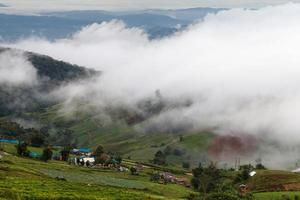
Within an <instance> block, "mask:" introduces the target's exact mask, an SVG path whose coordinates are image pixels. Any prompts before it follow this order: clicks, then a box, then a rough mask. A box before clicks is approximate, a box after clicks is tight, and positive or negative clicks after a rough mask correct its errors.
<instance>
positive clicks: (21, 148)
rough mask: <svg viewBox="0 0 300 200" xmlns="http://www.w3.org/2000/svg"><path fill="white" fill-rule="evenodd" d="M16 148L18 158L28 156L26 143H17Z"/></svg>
mask: <svg viewBox="0 0 300 200" xmlns="http://www.w3.org/2000/svg"><path fill="white" fill-rule="evenodd" d="M16 148H17V154H18V155H19V156H29V153H30V152H29V151H28V150H27V143H26V142H19V143H18V145H17V146H16Z"/></svg>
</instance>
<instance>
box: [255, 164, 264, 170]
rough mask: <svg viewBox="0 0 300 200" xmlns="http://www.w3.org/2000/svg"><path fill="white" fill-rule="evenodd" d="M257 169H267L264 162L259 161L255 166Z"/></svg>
mask: <svg viewBox="0 0 300 200" xmlns="http://www.w3.org/2000/svg"><path fill="white" fill-rule="evenodd" d="M255 169H263V170H264V169H267V168H266V167H265V166H264V165H263V164H261V163H257V164H256V166H255Z"/></svg>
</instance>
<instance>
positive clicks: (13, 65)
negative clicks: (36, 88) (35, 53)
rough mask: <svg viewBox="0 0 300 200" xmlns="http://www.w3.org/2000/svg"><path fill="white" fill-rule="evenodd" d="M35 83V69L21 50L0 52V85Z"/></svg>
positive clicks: (28, 84)
mask: <svg viewBox="0 0 300 200" xmlns="http://www.w3.org/2000/svg"><path fill="white" fill-rule="evenodd" d="M0 51H1V49H0ZM36 83H37V72H36V69H35V68H34V67H33V66H32V64H31V63H30V62H29V61H28V60H27V58H26V56H25V55H23V53H22V52H21V51H13V50H11V51H4V52H3V53H1V54H0V86H1V85H5V86H20V85H23V86H24V85H27V86H30V85H34V84H36Z"/></svg>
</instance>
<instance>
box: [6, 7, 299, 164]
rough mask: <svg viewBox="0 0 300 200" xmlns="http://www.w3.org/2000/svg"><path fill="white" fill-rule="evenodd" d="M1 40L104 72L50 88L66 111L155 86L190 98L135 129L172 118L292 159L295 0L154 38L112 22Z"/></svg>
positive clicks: (137, 97)
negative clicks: (53, 37)
mask: <svg viewBox="0 0 300 200" xmlns="http://www.w3.org/2000/svg"><path fill="white" fill-rule="evenodd" d="M2 45H6V46H9V47H15V48H20V49H24V50H29V51H33V52H38V53H40V54H46V55H50V56H52V57H54V58H56V59H59V60H64V61H67V62H70V63H74V64H78V65H82V66H86V67H90V68H94V69H97V70H101V71H103V74H102V75H101V77H100V78H98V79H93V80H91V81H87V82H84V83H77V84H74V85H67V86H65V87H63V88H61V89H60V90H59V91H55V92H54V94H55V95H56V96H59V94H63V95H61V97H60V98H63V99H64V100H65V101H66V102H67V104H66V105H67V106H66V107H65V109H68V108H71V107H72V106H71V105H72V102H73V100H74V99H77V98H81V97H84V98H85V99H88V100H89V101H91V102H92V103H94V104H98V105H99V107H101V106H105V105H106V104H110V105H112V104H117V105H126V106H129V107H131V108H132V109H137V108H135V105H136V104H137V103H138V102H139V101H141V100H143V99H145V98H148V97H154V96H155V95H154V93H155V91H157V90H159V91H160V93H161V95H162V96H163V98H164V99H167V100H168V101H170V102H177V101H182V100H190V101H191V102H192V104H191V105H190V106H187V107H182V106H181V107H172V108H170V109H166V110H165V111H164V112H163V113H160V114H159V115H157V116H155V117H152V118H150V119H149V120H148V121H147V122H145V124H144V126H142V127H137V129H138V130H141V131H143V130H145V129H147V127H148V126H158V127H160V128H161V129H162V130H168V129H167V128H168V127H166V126H176V125H177V124H180V126H181V125H182V126H188V127H190V129H193V130H204V129H213V130H214V132H215V133H217V134H220V135H228V134H233V135H234V134H239V135H240V134H245V135H252V136H254V137H255V138H258V139H259V140H261V141H263V142H264V143H266V144H270V145H265V146H262V147H260V152H259V153H258V154H259V155H265V156H263V157H264V160H265V162H266V163H267V164H269V165H272V166H274V167H279V166H283V165H286V163H287V162H289V163H292V162H294V161H296V160H298V159H299V158H298V157H297V156H296V155H297V153H298V152H299V151H298V149H297V145H298V144H299V142H300V134H299V131H300V123H299V122H298V119H299V117H300V101H299V100H300V88H299V85H300V56H299V54H300V4H293V3H290V4H286V5H281V6H269V7H265V8H261V9H259V10H246V9H232V10H228V11H222V12H219V13H217V14H210V15H208V16H207V17H206V18H205V19H204V20H203V21H199V22H198V23H196V24H193V25H191V26H190V27H188V28H187V29H186V30H184V31H182V32H178V33H176V34H175V35H172V36H170V37H166V38H163V39H157V40H149V39H148V37H147V34H146V33H144V32H143V30H141V29H138V28H127V27H126V26H125V25H124V24H123V23H122V22H120V21H112V22H106V23H102V24H92V25H90V26H88V27H84V28H83V29H82V30H80V31H79V32H77V33H75V34H74V35H72V36H71V37H70V38H66V39H62V40H57V41H54V42H50V41H47V40H45V39H41V38H30V39H26V40H21V41H18V42H16V43H14V44H2ZM0 59H1V58H0ZM2 59H3V58H2ZM0 70H1V68H0ZM1 75H2V71H1ZM62 91H63V92H62ZM92 94H93V95H92ZM73 108H74V106H73V107H72V109H73ZM278 152H280V153H281V154H282V155H283V156H282V157H281V156H280V158H279V153H278ZM291 155H293V156H291Z"/></svg>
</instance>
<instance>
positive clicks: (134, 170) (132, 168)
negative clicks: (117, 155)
mask: <svg viewBox="0 0 300 200" xmlns="http://www.w3.org/2000/svg"><path fill="white" fill-rule="evenodd" d="M130 173H131V175H139V173H138V171H137V169H136V168H135V167H130Z"/></svg>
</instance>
